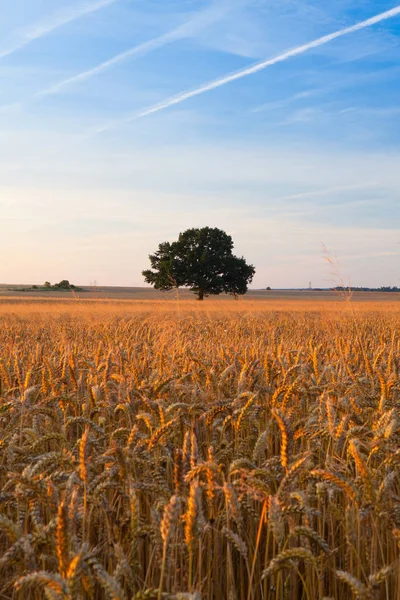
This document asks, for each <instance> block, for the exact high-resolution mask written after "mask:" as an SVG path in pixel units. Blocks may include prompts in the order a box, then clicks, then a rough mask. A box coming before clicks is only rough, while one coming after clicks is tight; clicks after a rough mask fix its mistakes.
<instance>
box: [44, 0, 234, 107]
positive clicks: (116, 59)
mask: <svg viewBox="0 0 400 600" xmlns="http://www.w3.org/2000/svg"><path fill="white" fill-rule="evenodd" d="M114 1H115V0H114ZM233 7H234V4H233V3H232V2H230V3H226V2H223V3H221V4H219V5H217V6H212V7H211V8H209V9H206V10H204V11H201V12H199V13H198V14H196V15H195V16H194V17H192V18H191V19H190V20H188V21H187V22H186V23H184V24H183V25H180V26H179V27H176V28H175V29H173V30H171V31H168V32H167V33H164V34H163V35H160V36H158V37H156V38H153V39H151V40H148V41H147V42H143V43H142V44H138V45H137V46H134V47H133V48H129V49H128V50H125V52H121V53H120V54H117V55H116V56H113V57H112V58H110V59H109V60H106V61H104V62H102V63H101V64H99V65H97V66H96V67H93V68H91V69H88V70H86V71H83V72H82V73H78V74H77V75H74V76H73V77H69V78H68V79H64V80H63V81H60V82H59V83H56V84H55V85H52V86H51V87H49V88H47V89H45V90H43V91H41V92H38V93H37V94H35V95H34V96H33V98H42V97H44V96H50V95H52V94H57V93H58V92H60V91H61V90H63V89H64V88H67V87H69V86H71V85H74V84H75V83H79V82H82V81H87V80H88V79H91V78H92V77H94V76H95V75H99V74H100V73H103V72H104V71H107V70H108V69H110V68H111V67H113V66H114V65H117V64H119V63H121V62H123V61H125V60H127V59H128V58H131V57H133V56H143V55H144V54H147V53H148V52H151V51H152V50H156V49H157V48H161V47H163V46H165V45H166V44H169V43H171V42H174V41H176V40H180V39H184V38H186V37H189V36H190V35H192V34H193V33H194V32H195V31H197V30H198V29H202V28H205V27H206V26H208V25H211V24H212V23H213V22H215V21H217V20H219V19H220V18H222V17H223V16H224V15H225V14H226V13H227V12H229V10H231V9H232V8H233Z"/></svg>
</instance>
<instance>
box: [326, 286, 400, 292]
mask: <svg viewBox="0 0 400 600" xmlns="http://www.w3.org/2000/svg"><path fill="white" fill-rule="evenodd" d="M331 290H332V291H334V292H345V291H351V292H400V288H398V287H397V286H396V285H394V286H390V285H383V286H381V287H377V288H371V287H353V286H349V287H343V286H341V285H338V286H336V287H334V288H331Z"/></svg>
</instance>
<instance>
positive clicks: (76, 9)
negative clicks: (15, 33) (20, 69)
mask: <svg viewBox="0 0 400 600" xmlns="http://www.w3.org/2000/svg"><path fill="white" fill-rule="evenodd" d="M115 2H118V0H99V1H98V2H94V3H92V4H88V3H87V2H86V3H85V4H83V5H80V6H73V7H69V8H67V9H64V10H62V11H59V12H57V13H55V14H52V15H51V16H49V17H48V18H47V19H46V20H44V21H42V22H40V23H37V24H36V25H33V26H32V27H30V28H29V29H27V30H26V31H25V32H24V33H23V34H22V35H20V36H19V39H18V40H17V41H16V42H15V43H14V44H12V45H11V46H9V47H8V48H4V49H0V59H2V58H5V57H6V56H10V55H11V54H14V52H17V51H18V50H22V48H25V46H28V45H29V44H30V43H31V42H33V41H34V40H38V39H40V38H42V37H44V36H46V35H48V34H49V33H51V32H52V31H55V30H56V29H59V28H60V27H63V26H64V25H68V23H72V22H73V21H76V20H77V19H80V18H81V17H84V16H86V15H89V14H90V13H94V12H96V11H98V10H100V9H102V8H105V7H106V6H109V5H110V4H114V3H115Z"/></svg>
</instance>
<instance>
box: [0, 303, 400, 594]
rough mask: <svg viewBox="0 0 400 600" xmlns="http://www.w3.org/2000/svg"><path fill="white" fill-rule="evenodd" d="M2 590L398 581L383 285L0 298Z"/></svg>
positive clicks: (388, 324) (395, 585)
mask: <svg viewBox="0 0 400 600" xmlns="http://www.w3.org/2000/svg"><path fill="white" fill-rule="evenodd" d="M0 325H1V328H0V390H1V400H0V599H1V600H8V599H18V600H22V599H24V600H25V599H27V600H39V599H42V598H47V599H48V600H67V599H68V600H79V599H82V600H83V599H94V600H100V599H113V600H120V599H121V600H122V599H125V600H130V599H140V598H142V599H144V598H155V599H161V598H164V599H170V600H174V599H176V600H178V599H181V600H189V599H193V600H195V599H196V600H201V599H205V600H206V599H207V600H211V599H216V600H223V599H227V600H259V599H260V600H261V599H262V600H323V599H325V600H328V599H329V600H332V599H334V600H341V599H346V598H349V599H351V598H360V599H371V600H377V599H379V600H399V599H400V580H399V575H400V563H399V543H400V480H399V475H400V447H399V442H400V413H399V408H398V404H399V401H400V382H399V369H400V339H399V325H400V313H399V305H398V304H397V305H396V304H395V303H379V304H376V305H374V304H372V303H364V305H362V306H361V305H357V304H354V305H350V304H349V303H347V304H346V303H341V302H337V303H332V304H329V303H328V304H327V303H325V304H322V303H321V304H314V303H312V302H308V303H297V304H296V303H287V304H282V303H276V305H274V304H273V303H269V304H268V305H266V304H265V303H263V302H257V303H254V304H252V303H249V302H247V303H246V300H243V301H239V302H234V301H231V302H221V301H219V302H213V301H210V300H208V301H206V302H204V305H202V306H200V305H199V304H198V303H195V302H190V301H188V302H186V301H185V302H179V300H178V301H177V302H176V303H174V302H170V303H168V304H165V303H164V304H163V303H161V302H160V303H157V302H153V303H151V302H148V303H146V302H143V303H133V302H131V303H122V302H121V303H117V302H112V303H110V302H108V303H107V302H105V301H104V302H103V301H97V302H86V303H85V302H73V301H71V302H29V301H24V302H19V301H13V300H12V299H7V300H6V301H5V300H4V301H2V302H1V303H0Z"/></svg>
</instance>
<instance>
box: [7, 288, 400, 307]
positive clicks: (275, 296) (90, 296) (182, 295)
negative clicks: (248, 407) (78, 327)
mask: <svg viewBox="0 0 400 600" xmlns="http://www.w3.org/2000/svg"><path fill="white" fill-rule="evenodd" d="M18 287H29V286H28V285H27V286H17V285H7V286H6V285H4V284H3V285H1V284H0V300H1V298H15V299H17V298H20V299H22V300H23V299H34V298H48V299H50V300H51V299H55V298H57V299H63V300H67V299H73V300H101V299H103V300H158V301H160V300H161V301H165V300H175V301H176V300H177V299H179V300H193V299H194V294H193V293H192V292H190V291H189V290H182V289H181V290H179V292H176V290H172V291H170V292H159V291H157V290H154V289H153V288H145V287H99V288H97V289H95V290H94V289H93V288H90V287H87V288H85V287H83V289H84V290H85V291H83V292H76V293H75V292H56V291H51V292H42V291H40V292H39V291H38V292H15V291H14V290H15V289H17V288H18ZM210 299H212V300H217V301H219V302H220V301H223V300H225V301H233V298H232V297H230V296H226V295H224V294H221V295H220V296H213V297H210V298H208V299H207V298H206V300H205V301H204V302H209V301H210ZM243 300H245V301H251V300H253V301H259V300H264V301H268V302H272V303H274V302H277V301H279V302H281V301H299V300H300V301H305V302H310V301H312V302H342V301H343V298H342V296H341V295H340V293H338V292H331V291H326V292H317V291H310V290H304V291H299V290H271V291H266V290H250V291H249V292H248V293H247V294H246V295H245V296H243V297H241V298H240V299H239V302H240V301H243ZM352 300H353V301H354V302H355V303H358V302H390V303H392V302H400V293H397V292H390V293H388V292H386V293H385V292H354V293H353V295H352Z"/></svg>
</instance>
